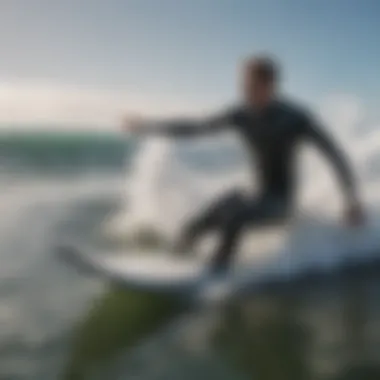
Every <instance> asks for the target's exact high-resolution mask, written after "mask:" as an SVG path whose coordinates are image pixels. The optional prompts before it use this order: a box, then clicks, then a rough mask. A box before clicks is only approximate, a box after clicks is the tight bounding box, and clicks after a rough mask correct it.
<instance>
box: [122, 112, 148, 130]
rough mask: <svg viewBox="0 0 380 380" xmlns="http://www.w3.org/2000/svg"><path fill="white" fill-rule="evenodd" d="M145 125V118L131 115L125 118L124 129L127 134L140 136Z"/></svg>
mask: <svg viewBox="0 0 380 380" xmlns="http://www.w3.org/2000/svg"><path fill="white" fill-rule="evenodd" d="M143 124H144V123H143V118H142V117H141V116H140V115H138V114H130V115H127V116H126V117H124V120H123V125H122V128H123V130H124V131H125V132H128V133H132V134H138V133H139V132H141V130H142V125H143Z"/></svg>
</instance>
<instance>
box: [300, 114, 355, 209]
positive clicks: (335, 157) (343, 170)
mask: <svg viewBox="0 0 380 380" xmlns="http://www.w3.org/2000/svg"><path fill="white" fill-rule="evenodd" d="M304 127H305V132H306V136H307V137H308V138H309V140H310V141H312V142H313V143H314V144H315V145H316V146H317V147H318V148H319V149H320V150H321V151H322V152H323V153H324V154H325V156H327V158H328V159H329V160H330V162H331V163H332V164H333V166H334V169H335V171H336V173H337V174H338V180H339V182H340V185H341V187H342V190H343V191H344V194H345V196H346V199H347V202H348V204H349V205H357V204H359V197H358V192H357V186H356V181H355V177H354V174H353V171H352V169H351V167H350V165H349V163H348V159H347V157H346V156H345V154H344V153H343V151H342V150H341V149H340V147H338V145H337V144H336V143H335V141H334V139H333V138H332V137H331V136H330V135H329V134H328V133H327V132H326V130H325V129H324V128H323V127H321V126H320V125H319V124H318V123H316V122H315V121H314V120H313V119H312V118H308V119H307V121H306V122H305V125H304Z"/></svg>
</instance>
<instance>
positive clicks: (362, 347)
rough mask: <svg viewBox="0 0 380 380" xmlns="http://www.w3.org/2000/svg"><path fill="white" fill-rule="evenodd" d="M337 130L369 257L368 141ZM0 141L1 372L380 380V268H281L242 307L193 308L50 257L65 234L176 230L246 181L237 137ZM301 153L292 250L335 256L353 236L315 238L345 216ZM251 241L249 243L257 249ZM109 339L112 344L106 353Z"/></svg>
mask: <svg viewBox="0 0 380 380" xmlns="http://www.w3.org/2000/svg"><path fill="white" fill-rule="evenodd" d="M337 124H338V126H339V123H337ZM342 124H344V123H342ZM338 126H337V128H336V131H337V132H336V134H337V136H338V137H340V138H341V140H342V141H343V143H344V147H345V148H346V150H347V151H348V152H349V153H350V154H351V156H352V159H353V164H354V167H355V168H356V171H357V173H359V180H360V182H361V191H362V193H363V196H364V198H365V200H366V206H367V208H368V209H369V211H370V218H371V226H372V229H371V230H370V232H369V230H368V231H367V232H366V235H365V236H366V238H367V239H366V241H367V243H368V244H369V245H370V246H371V248H375V249H372V251H376V244H377V238H378V236H377V234H376V231H375V230H376V228H375V227H376V225H377V220H378V219H377V218H378V217H377V207H378V191H377V187H378V186H377V185H378V178H379V177H378V175H379V173H380V172H379V171H378V169H377V168H378V167H379V163H380V162H379V156H378V145H377V140H376V139H377V134H376V133H373V132H367V133H364V132H363V133H362V134H359V135H357V131H356V129H355V128H354V127H355V125H348V126H347V125H346V126H345V128H344V129H339V128H338ZM1 141H2V143H1V144H0V149H1V152H0V156H1V168H0V172H1V174H0V175H1V180H0V191H1V193H0V210H1V213H0V248H1V250H0V255H1V256H0V257H1V266H0V297H1V302H0V378H4V379H36V380H37V379H38V380H44V379H46V380H47V379H49V380H50V379H65V378H66V379H69V378H70V379H82V378H104V379H112V378H114V379H121V378H132V377H133V376H135V377H136V378H141V379H147V380H148V379H169V380H170V379H178V378H181V379H187V378H188V379H193V378H194V377H199V378H204V379H213V378H215V379H216V378H218V379H221V378H225V379H239V378H241V379H251V378H258V379H261V378H262V379H263V378H268V379H279V378H284V379H305V378H307V379H314V378H315V379H338V378H339V379H340V378H342V379H348V378H363V379H364V378H368V379H372V378H373V379H375V378H376V379H377V378H378V372H377V369H378V366H379V365H380V364H379V361H378V354H377V353H378V352H379V348H380V335H379V333H380V327H379V326H378V320H379V313H380V304H379V302H378V299H379V297H378V296H379V292H380V282H379V281H378V273H377V271H376V270H375V269H376V268H368V267H366V268H365V269H364V270H363V269H360V268H359V267H358V268H357V270H356V269H355V268H354V269H353V270H349V271H346V272H339V271H337V272H336V274H334V273H330V274H329V275H328V276H327V277H324V278H323V280H318V279H314V280H310V281H309V280H305V281H303V282H302V281H301V282H299V281H298V282H295V283H293V282H292V278H291V276H289V281H288V285H286V286H284V285H283V286H281V287H280V289H278V288H273V289H267V290H265V291H263V292H260V293H259V294H253V295H252V296H248V297H247V298H245V299H244V300H241V301H240V302H238V303H237V304H236V305H232V306H231V305H230V306H229V307H225V306H223V307H219V308H218V307H216V306H215V305H214V306H212V307H210V308H205V309H202V310H192V311H191V312H187V311H183V310H181V308H180V307H178V310H177V306H173V305H172V304H167V302H168V301H167V300H162V301H161V300H156V299H154V300H152V299H150V298H144V297H146V296H145V295H141V296H140V295H138V296H135V295H130V294H125V293H124V291H123V290H120V289H113V288H111V289H109V285H108V284H106V283H104V282H103V281H101V280H100V279H97V278H93V277H87V276H83V275H82V274H81V273H77V272H75V271H73V270H72V269H71V268H68V267H66V266H65V265H64V264H63V263H62V262H60V261H59V260H58V259H57V255H56V254H55V245H56V244H57V242H59V241H60V240H61V239H65V238H67V237H72V236H75V237H76V238H80V239H83V240H84V241H91V242H92V243H93V244H102V242H101V241H102V237H101V234H102V233H105V232H107V233H112V231H113V233H114V236H116V235H119V234H120V233H126V234H130V233H132V232H133V231H135V230H136V229H139V228H147V227H149V228H153V229H156V230H157V231H158V233H159V234H161V235H164V236H167V237H168V238H170V237H172V236H174V235H175V233H176V232H177V230H178V228H179V225H180V222H181V221H183V220H184V219H185V218H186V217H188V216H191V214H192V213H195V212H197V211H198V210H201V209H202V207H204V205H205V204H207V202H209V201H210V200H211V199H213V197H215V196H217V195H218V194H221V193H223V192H224V191H227V190H229V189H231V188H234V187H236V186H238V187H243V188H248V187H249V186H251V182H250V180H249V179H250V177H249V176H251V175H252V173H250V172H249V170H248V168H247V167H246V165H245V163H244V162H245V161H244V158H245V157H244V153H243V152H241V151H240V149H239V144H238V142H237V140H236V137H235V136H233V135H232V136H228V135H226V136H221V137H220V138H218V139H211V140H204V141H203V142H197V141H192V142H186V141H178V142H173V141H169V140H167V139H153V140H147V141H128V139H127V138H125V139H124V138H121V136H106V135H102V136H92V135H84V136H83V135H81V136H77V135H70V136H68V135H62V136H58V135H46V134H28V135H25V134H24V135H18V136H14V135H12V136H9V135H8V136H3V138H2V140H1ZM303 157H304V158H303V160H302V165H301V167H300V171H301V172H302V173H303V176H302V182H301V188H302V189H301V199H302V200H301V203H300V206H299V210H300V213H301V214H303V215H306V217H307V218H308V217H309V216H310V215H312V218H311V220H312V221H311V222H310V225H309V227H308V228H307V229H306V232H307V231H309V232H308V233H309V237H308V238H307V239H306V240H307V241H306V242H305V241H303V242H302V244H303V245H302V249H299V252H300V253H302V252H305V254H307V253H308V250H307V248H308V247H309V248H310V251H311V250H312V251H313V252H314V253H313V255H312V256H308V257H316V256H315V255H316V254H318V252H320V253H321V254H324V255H326V256H327V257H330V258H334V257H339V255H340V253H342V252H345V251H346V248H347V243H345V242H344V241H342V239H335V240H334V243H333V244H329V246H328V249H329V250H330V251H328V250H327V249H326V247H325V246H323V242H324V239H323V238H321V236H322V237H323V236H326V233H327V232H329V229H328V228H327V227H326V226H328V224H323V223H322V224H320V223H319V222H320V220H321V218H326V217H327V218H328V220H329V223H331V225H334V226H337V225H338V220H339V207H340V206H341V202H340V201H339V199H340V198H339V191H338V190H337V189H336V187H335V183H334V180H333V176H331V173H330V172H329V170H328V167H327V166H326V164H325V163H323V162H321V161H320V160H319V159H318V158H317V156H316V155H314V156H313V155H310V156H308V155H307V154H305V155H304V156H303ZM313 223H314V225H313ZM321 225H323V226H324V227H321ZM313 226H314V229H313ZM373 226H375V227H373ZM310 231H314V232H310ZM310 234H311V235H310ZM301 235H302V236H305V235H304V233H302V234H301ZM361 236H363V235H361ZM268 239H269V240H273V234H271V236H270V238H268ZM313 239H314V240H313ZM301 240H302V239H301ZM301 240H297V241H296V243H294V244H300V241H301ZM304 240H305V238H304ZM279 241H280V243H283V242H284V238H283V236H282V235H281V239H279ZM250 244H255V243H254V240H252V242H250V243H249V244H248V246H247V248H248V251H249V250H250V249H251V248H252V251H254V254H255V255H260V254H262V252H263V251H261V250H260V249H258V248H257V247H258V245H257V243H256V245H254V246H251V245H250ZM263 244H267V240H266V241H265V243H263ZM297 247H298V248H299V246H297V245H296V246H294V245H293V248H297ZM342 247H343V248H342ZM253 248H255V249H253ZM372 253H376V252H372ZM298 256H299V255H298ZM299 260H300V261H302V260H304V261H305V260H307V259H305V258H303V257H302V256H301V257H300V258H299ZM369 269H371V270H369ZM132 301H133V302H132ZM94 302H95V303H96V305H97V306H96V307H95V308H94V306H93V305H94ZM163 302H164V303H165V302H166V304H165V305H166V307H167V309H169V308H171V309H172V310H173V312H170V313H169V312H166V309H165V310H163V308H162V303H163ZM142 305H144V306H143V307H142ZM148 316H149V319H148V318H147V317H148ZM157 320H159V323H158V322H156V321H157ZM94 321H95V322H94ZM115 321H116V322H115ZM137 322H139V323H138V324H137ZM91 324H92V325H93V326H92V327H89V326H90V325H91ZM78 326H79V327H78ZM129 326H131V327H130V330H132V329H133V330H134V331H137V332H136V333H135V335H134V337H133V340H132V338H131V331H129V330H128V329H129ZM83 331H84V332H85V333H84V332H83ZM110 336H112V337H113V339H115V342H116V343H113V346H112V349H111V348H109V350H108V347H111V343H110V339H111V338H109V337H110ZM140 336H141V339H140ZM78 342H79V343H78ZM130 342H133V344H132V345H131V343H130ZM95 346H96V347H98V348H97V349H95V348H96V347H95ZM78 347H79V348H78ZM86 347H87V348H86ZM99 352H100V353H99ZM103 362H104V366H103V365H100V366H99V364H103ZM98 367H99V368H98ZM86 376H88V377H86ZM349 376H351V377H349ZM352 376H353V377H352ZM366 376H367V377H366Z"/></svg>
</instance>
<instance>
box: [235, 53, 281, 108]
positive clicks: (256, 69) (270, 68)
mask: <svg viewBox="0 0 380 380" xmlns="http://www.w3.org/2000/svg"><path fill="white" fill-rule="evenodd" d="M278 76H279V68H278V66H277V64H276V62H275V61H274V59H272V58H270V57H267V56H255V57H249V58H247V59H246V60H245V61H244V66H243V75H242V87H243V95H244V98H245V101H246V103H247V104H248V105H250V106H253V107H255V108H256V107H257V108H265V107H266V106H267V105H268V104H269V103H271V102H272V100H273V98H274V96H275V91H276V85H277V81H278Z"/></svg>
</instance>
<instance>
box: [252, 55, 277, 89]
mask: <svg viewBox="0 0 380 380" xmlns="http://www.w3.org/2000/svg"><path fill="white" fill-rule="evenodd" d="M245 67H246V69H247V70H248V71H249V72H250V74H251V75H254V76H256V77H257V78H259V79H260V80H262V81H264V82H268V83H270V82H276V81H277V80H278V77H279V68H278V65H277V63H276V62H275V60H274V59H272V58H270V57H268V56H255V57H250V58H248V59H247V60H246V66H245Z"/></svg>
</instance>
